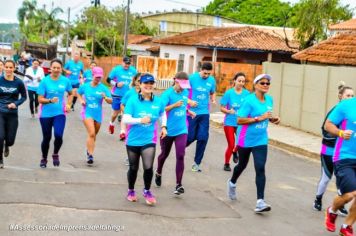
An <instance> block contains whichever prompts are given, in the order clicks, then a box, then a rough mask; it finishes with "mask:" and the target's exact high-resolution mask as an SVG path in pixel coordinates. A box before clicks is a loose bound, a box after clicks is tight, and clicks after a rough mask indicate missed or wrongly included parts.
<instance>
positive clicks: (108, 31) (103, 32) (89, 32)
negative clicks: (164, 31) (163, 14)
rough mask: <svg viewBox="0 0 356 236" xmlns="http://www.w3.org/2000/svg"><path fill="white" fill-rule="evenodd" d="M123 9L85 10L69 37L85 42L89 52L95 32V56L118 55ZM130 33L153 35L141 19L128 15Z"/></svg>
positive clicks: (153, 30) (122, 31)
mask: <svg viewBox="0 0 356 236" xmlns="http://www.w3.org/2000/svg"><path fill="white" fill-rule="evenodd" d="M124 20H125V8H124V7H122V6H119V7H116V8H114V9H112V10H109V9H108V8H106V7H105V6H98V7H93V6H92V7H88V8H85V9H84V10H83V11H82V13H81V15H80V16H79V17H78V18H77V19H76V21H75V24H74V27H72V28H71V32H70V35H71V37H72V38H73V37H75V36H77V37H78V39H82V40H87V43H86V47H87V49H88V50H89V51H91V47H92V42H93V36H94V31H95V42H94V54H95V55H96V56H109V55H120V54H121V52H122V47H123V35H124V25H125V24H124ZM129 21H130V33H132V34H145V35H153V34H155V32H156V30H155V29H149V28H148V27H147V26H146V25H145V24H144V22H143V21H142V19H141V18H139V17H138V16H134V15H132V14H131V15H130V16H129Z"/></svg>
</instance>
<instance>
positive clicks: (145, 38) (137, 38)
mask: <svg viewBox="0 0 356 236" xmlns="http://www.w3.org/2000/svg"><path fill="white" fill-rule="evenodd" d="M128 39H129V44H142V43H147V42H149V41H152V39H153V37H152V36H149V35H141V34H129V37H128Z"/></svg>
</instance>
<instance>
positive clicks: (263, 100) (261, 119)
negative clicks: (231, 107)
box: [228, 74, 280, 213]
mask: <svg viewBox="0 0 356 236" xmlns="http://www.w3.org/2000/svg"><path fill="white" fill-rule="evenodd" d="M271 79H272V77H271V76H270V75H267V74H261V75H258V76H257V77H256V78H255V79H254V81H253V84H254V88H255V92H254V93H252V94H250V95H249V96H247V97H246V99H245V101H244V103H243V104H242V107H241V108H240V110H239V114H238V120H237V123H238V125H239V127H238V130H237V136H236V137H237V138H236V139H237V140H236V142H237V147H238V149H237V151H238V153H239V161H238V164H237V165H236V166H235V168H234V172H233V174H232V177H231V179H229V181H228V195H229V197H230V199H231V200H235V199H236V182H237V179H238V178H239V177H240V175H241V174H242V172H243V171H244V170H245V168H246V166H247V164H248V161H249V159H250V154H251V152H252V154H253V160H254V164H255V171H256V187H257V204H256V208H255V212H256V213H261V212H265V211H270V210H271V206H270V205H268V204H267V203H266V202H265V201H264V190H265V185H266V176H265V165H266V161H267V144H268V135H267V127H268V122H269V121H271V122H272V123H274V124H278V123H279V121H280V118H279V117H273V116H272V110H273V99H272V97H271V96H269V95H268V94H267V93H268V90H269V86H270V83H271Z"/></svg>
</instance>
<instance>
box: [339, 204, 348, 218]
mask: <svg viewBox="0 0 356 236" xmlns="http://www.w3.org/2000/svg"><path fill="white" fill-rule="evenodd" d="M337 214H338V215H339V216H343V217H346V216H347V215H348V214H349V212H348V211H347V210H346V208H345V206H343V207H341V208H340V209H339V210H338V211H337Z"/></svg>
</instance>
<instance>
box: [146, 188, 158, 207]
mask: <svg viewBox="0 0 356 236" xmlns="http://www.w3.org/2000/svg"><path fill="white" fill-rule="evenodd" d="M143 197H144V198H145V200H146V204H147V205H150V206H153V205H155V204H156V198H155V196H153V194H152V193H151V191H150V190H146V189H144V190H143Z"/></svg>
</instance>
